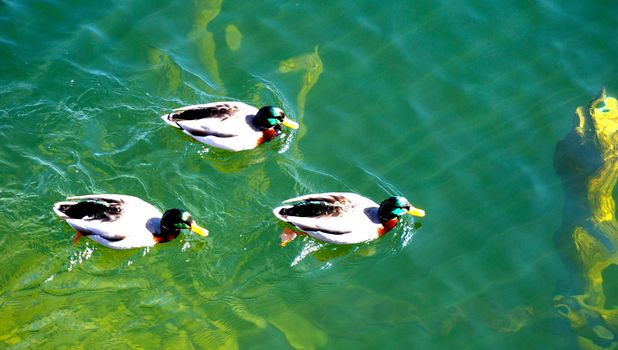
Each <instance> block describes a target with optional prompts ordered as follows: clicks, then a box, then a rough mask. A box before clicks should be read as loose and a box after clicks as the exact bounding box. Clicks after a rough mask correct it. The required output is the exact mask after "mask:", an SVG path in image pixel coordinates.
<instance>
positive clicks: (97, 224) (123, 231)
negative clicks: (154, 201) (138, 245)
mask: <svg viewBox="0 0 618 350" xmlns="http://www.w3.org/2000/svg"><path fill="white" fill-rule="evenodd" d="M152 209H154V211H153V210H152ZM144 211H148V212H154V213H156V212H157V211H156V208H154V207H153V206H152V205H150V204H149V203H147V202H144V201H143V200H141V199H139V198H137V197H133V196H127V195H115V194H100V195H86V196H77V197H69V198H67V201H64V202H58V203H55V204H54V212H55V213H56V214H57V215H58V216H60V217H61V218H62V219H64V220H66V222H67V223H68V224H69V225H70V226H71V227H73V228H74V229H75V230H77V231H79V232H81V233H82V234H84V235H97V236H101V237H102V238H104V239H105V240H108V241H112V242H113V241H120V240H123V239H125V238H127V236H128V235H129V234H131V233H132V232H134V231H135V228H136V227H139V225H134V221H136V220H137V221H142V218H141V216H140V215H136V213H140V212H144Z"/></svg>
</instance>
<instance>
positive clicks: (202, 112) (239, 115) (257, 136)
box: [161, 101, 268, 152]
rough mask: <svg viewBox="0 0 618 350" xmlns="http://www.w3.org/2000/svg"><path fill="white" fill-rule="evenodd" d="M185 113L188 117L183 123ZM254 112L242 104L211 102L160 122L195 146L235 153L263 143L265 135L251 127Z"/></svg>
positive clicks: (191, 107)
mask: <svg viewBox="0 0 618 350" xmlns="http://www.w3.org/2000/svg"><path fill="white" fill-rule="evenodd" d="M187 112H188V113H191V114H192V117H191V118H190V119H186V118H185V119H183V113H187ZM257 112H258V109H257V108H255V107H253V106H250V105H248V104H246V103H242V102H233V101H230V102H214V103H207V104H198V105H192V106H187V107H182V108H177V109H175V110H174V112H172V113H169V114H165V115H163V116H161V119H163V120H164V121H165V122H166V123H167V124H169V125H171V126H173V127H175V128H179V129H181V130H182V131H183V132H184V133H185V134H187V135H189V136H191V137H192V138H194V139H195V140H197V141H199V142H202V143H205V144H207V145H210V146H213V147H217V148H221V149H225V150H228V151H233V152H236V151H243V150H249V149H253V148H255V147H257V146H258V145H260V144H261V143H263V142H264V141H267V138H268V135H266V136H265V133H264V132H263V131H260V130H259V129H258V128H257V127H256V126H255V125H254V123H253V120H254V118H255V115H256V114H257ZM188 113H187V114H188ZM195 116H200V117H199V119H195ZM201 116H203V117H201Z"/></svg>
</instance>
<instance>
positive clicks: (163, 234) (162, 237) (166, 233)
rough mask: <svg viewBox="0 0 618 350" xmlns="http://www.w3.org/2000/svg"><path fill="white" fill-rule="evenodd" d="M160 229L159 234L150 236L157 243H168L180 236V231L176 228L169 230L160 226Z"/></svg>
mask: <svg viewBox="0 0 618 350" xmlns="http://www.w3.org/2000/svg"><path fill="white" fill-rule="evenodd" d="M160 227H161V229H160V230H159V232H155V233H153V234H152V235H153V236H154V239H155V241H157V243H162V242H169V241H171V240H173V239H175V238H176V237H178V235H179V234H180V229H178V228H169V227H167V226H164V225H161V226H160Z"/></svg>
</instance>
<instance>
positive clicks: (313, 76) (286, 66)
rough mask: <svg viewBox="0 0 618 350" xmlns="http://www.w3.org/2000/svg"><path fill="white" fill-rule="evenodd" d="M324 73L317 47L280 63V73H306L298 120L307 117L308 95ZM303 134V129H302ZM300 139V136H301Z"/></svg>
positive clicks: (298, 99)
mask: <svg viewBox="0 0 618 350" xmlns="http://www.w3.org/2000/svg"><path fill="white" fill-rule="evenodd" d="M323 71H324V65H323V64H322V59H321V58H320V54H319V52H318V46H316V47H315V48H314V50H313V52H309V53H306V54H303V55H299V56H294V57H291V58H288V59H286V60H283V61H282V62H281V63H279V73H282V74H286V73H293V72H304V75H303V79H302V84H301V87H300V92H299V93H298V97H297V99H296V103H297V104H298V118H299V119H300V118H302V117H303V116H304V115H305V104H306V103H307V94H308V93H309V91H310V90H311V89H312V88H313V86H314V85H315V84H316V83H317V82H318V80H319V79H320V75H321V74H322V72H323ZM301 132H302V128H301ZM299 137H300V135H299Z"/></svg>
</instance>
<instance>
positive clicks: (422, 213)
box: [408, 207, 425, 218]
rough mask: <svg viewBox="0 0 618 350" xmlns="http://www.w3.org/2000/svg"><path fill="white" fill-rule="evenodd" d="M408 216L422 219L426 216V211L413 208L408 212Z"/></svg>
mask: <svg viewBox="0 0 618 350" xmlns="http://www.w3.org/2000/svg"><path fill="white" fill-rule="evenodd" d="M408 214H410V215H413V216H418V217H419V218H422V217H423V216H425V211H424V210H423V209H419V208H414V207H412V209H410V210H409V211H408Z"/></svg>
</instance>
